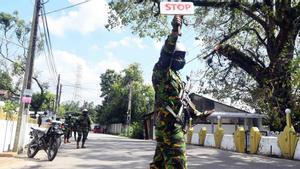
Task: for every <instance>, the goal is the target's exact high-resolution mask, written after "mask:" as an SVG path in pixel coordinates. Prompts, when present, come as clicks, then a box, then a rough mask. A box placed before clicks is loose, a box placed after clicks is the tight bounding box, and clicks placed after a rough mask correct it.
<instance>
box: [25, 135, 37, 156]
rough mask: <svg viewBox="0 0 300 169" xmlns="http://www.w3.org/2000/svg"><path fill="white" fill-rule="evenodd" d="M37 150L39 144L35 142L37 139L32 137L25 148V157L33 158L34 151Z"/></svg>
mask: <svg viewBox="0 0 300 169" xmlns="http://www.w3.org/2000/svg"><path fill="white" fill-rule="evenodd" d="M38 151H39V146H38V143H37V140H35V139H33V140H32V141H31V142H30V143H29V144H28V148H27V157H28V158H33V157H34V156H35V155H36V153H37V152H38Z"/></svg>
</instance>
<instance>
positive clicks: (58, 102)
mask: <svg viewBox="0 0 300 169" xmlns="http://www.w3.org/2000/svg"><path fill="white" fill-rule="evenodd" d="M61 90H62V84H60V86H59V94H58V100H57V110H58V111H59V106H60V98H61Z"/></svg>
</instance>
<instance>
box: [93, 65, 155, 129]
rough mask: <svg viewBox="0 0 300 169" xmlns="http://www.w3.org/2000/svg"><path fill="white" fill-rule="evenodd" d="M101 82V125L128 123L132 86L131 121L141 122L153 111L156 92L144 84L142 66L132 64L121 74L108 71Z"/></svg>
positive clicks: (101, 77) (99, 110)
mask: <svg viewBox="0 0 300 169" xmlns="http://www.w3.org/2000/svg"><path fill="white" fill-rule="evenodd" d="M100 80H101V83H100V86H101V92H102V94H101V95H102V96H103V97H104V100H103V102H102V105H101V106H99V107H98V109H97V112H98V114H97V122H99V123H100V124H109V123H125V122H126V117H127V109H128V100H129V88H130V86H131V87H132V103H131V121H132V122H135V121H136V122H141V120H142V116H143V115H144V114H145V113H147V112H148V111H151V110H152V109H153V108H152V106H151V105H153V103H154V91H153V89H152V87H151V86H148V85H144V84H143V78H142V71H141V69H140V65H138V64H136V63H135V64H131V65H129V67H128V68H126V69H124V70H123V71H121V73H117V72H115V71H113V70H107V71H106V72H105V73H103V74H101V76H100ZM147 99H148V100H147ZM147 106H148V107H147Z"/></svg>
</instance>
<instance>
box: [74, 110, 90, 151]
mask: <svg viewBox="0 0 300 169" xmlns="http://www.w3.org/2000/svg"><path fill="white" fill-rule="evenodd" d="M90 130H91V120H90V118H89V116H88V110H87V109H84V110H83V111H82V115H81V116H80V117H79V118H78V121H77V132H78V138H77V148H80V147H79V143H80V141H81V137H82V143H81V148H86V147H85V146H84V144H85V141H86V139H87V136H88V133H89V131H90Z"/></svg>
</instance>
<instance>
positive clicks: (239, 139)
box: [234, 127, 246, 153]
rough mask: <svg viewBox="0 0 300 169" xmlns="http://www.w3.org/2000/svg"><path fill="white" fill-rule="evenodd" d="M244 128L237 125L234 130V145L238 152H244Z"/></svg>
mask: <svg viewBox="0 0 300 169" xmlns="http://www.w3.org/2000/svg"><path fill="white" fill-rule="evenodd" d="M245 140H246V136H245V129H244V127H238V128H237V129H236V131H235V132H234V143H235V147H236V151H237V152H239V153H244V152H245Z"/></svg>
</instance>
